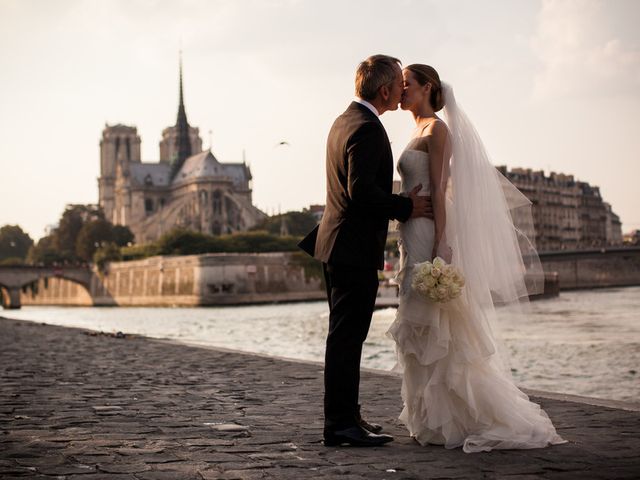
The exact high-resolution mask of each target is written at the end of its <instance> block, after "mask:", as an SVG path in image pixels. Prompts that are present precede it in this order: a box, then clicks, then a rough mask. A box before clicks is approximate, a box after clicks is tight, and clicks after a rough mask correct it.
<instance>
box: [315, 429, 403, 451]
mask: <svg viewBox="0 0 640 480" xmlns="http://www.w3.org/2000/svg"><path fill="white" fill-rule="evenodd" d="M392 441H393V437H392V436H391V435H384V434H382V435H376V434H375V433H371V432H369V431H368V430H365V429H364V428H362V427H361V426H359V425H354V426H353V427H349V428H345V429H343V430H325V431H324V444H325V446H326V447H336V446H338V445H342V444H345V443H346V444H349V445H351V446H354V447H379V446H380V445H384V444H385V443H389V442H392Z"/></svg>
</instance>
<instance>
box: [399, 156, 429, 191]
mask: <svg viewBox="0 0 640 480" xmlns="http://www.w3.org/2000/svg"><path fill="white" fill-rule="evenodd" d="M398 173H399V174H400V179H401V181H402V187H401V188H402V191H403V192H406V193H408V192H410V191H411V189H413V188H414V187H415V186H416V185H418V184H420V183H421V184H422V190H420V194H421V195H426V194H428V193H429V191H430V182H429V154H428V153H427V152H423V151H422V150H410V149H406V150H405V151H404V152H402V154H401V155H400V158H399V159H398Z"/></svg>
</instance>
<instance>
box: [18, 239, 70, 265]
mask: <svg viewBox="0 0 640 480" xmlns="http://www.w3.org/2000/svg"><path fill="white" fill-rule="evenodd" d="M64 260H65V258H64V257H63V256H62V255H61V254H60V252H58V250H57V249H56V248H55V238H54V236H53V235H47V236H46V237H42V238H41V239H40V240H38V243H37V244H36V245H33V246H32V247H31V249H30V250H29V254H28V255H27V261H28V262H29V263H31V264H33V265H43V266H47V267H48V266H51V265H55V264H61V263H64Z"/></svg>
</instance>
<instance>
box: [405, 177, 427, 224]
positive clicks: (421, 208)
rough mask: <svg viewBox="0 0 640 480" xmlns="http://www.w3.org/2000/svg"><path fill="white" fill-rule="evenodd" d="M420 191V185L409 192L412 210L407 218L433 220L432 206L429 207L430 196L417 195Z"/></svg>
mask: <svg viewBox="0 0 640 480" xmlns="http://www.w3.org/2000/svg"><path fill="white" fill-rule="evenodd" d="M420 190H422V184H419V185H416V186H415V187H414V188H413V190H411V192H409V198H410V199H411V202H413V210H411V216H410V217H409V218H418V217H425V218H430V219H432V220H433V206H432V205H431V195H418V192H420Z"/></svg>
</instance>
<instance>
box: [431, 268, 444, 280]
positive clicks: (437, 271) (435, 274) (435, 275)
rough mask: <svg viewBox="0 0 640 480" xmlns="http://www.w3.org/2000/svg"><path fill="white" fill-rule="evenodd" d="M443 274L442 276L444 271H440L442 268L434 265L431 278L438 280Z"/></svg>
mask: <svg viewBox="0 0 640 480" xmlns="http://www.w3.org/2000/svg"><path fill="white" fill-rule="evenodd" d="M441 274H442V270H440V267H437V266H435V265H434V266H433V268H432V269H431V276H432V277H433V278H438V277H439V276H440V275H441Z"/></svg>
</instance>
